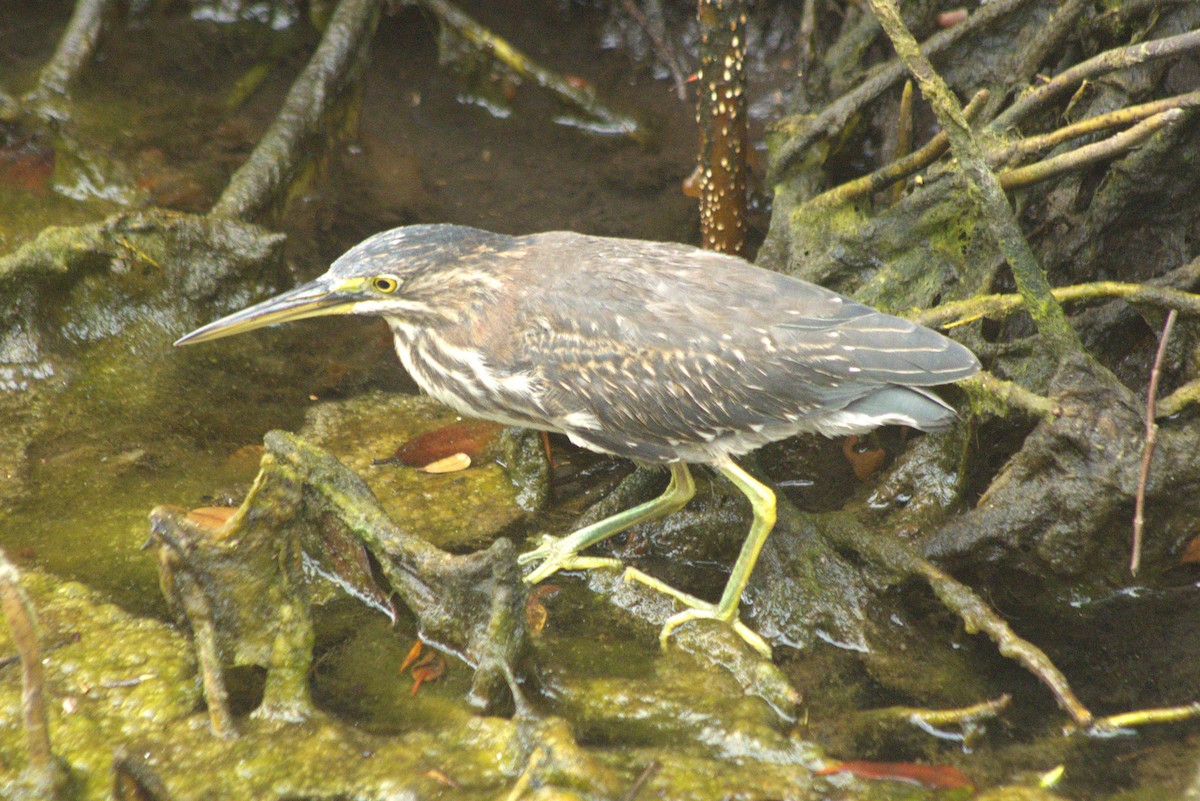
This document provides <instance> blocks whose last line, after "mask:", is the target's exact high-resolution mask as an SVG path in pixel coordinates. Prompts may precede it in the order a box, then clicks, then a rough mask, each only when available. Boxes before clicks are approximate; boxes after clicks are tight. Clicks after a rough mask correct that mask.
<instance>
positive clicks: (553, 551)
mask: <svg viewBox="0 0 1200 801" xmlns="http://www.w3.org/2000/svg"><path fill="white" fill-rule="evenodd" d="M563 542H564V541H563V540H561V539H559V538H558V537H551V536H550V535H548V534H547V535H544V536H543V537H542V544H541V545H539V546H538V547H536V548H534V549H533V550H532V551H526V552H525V553H523V554H521V555H520V556H518V557H517V564H519V565H525V564H529V563H530V562H534V561H537V560H538V559H541V560H542V563H541V564H540V565H538V566H537V567H535V568H534V569H533V570H531V571H530V572H529V574H528V575H526V576H525V583H526V584H537V583H538V582H539V581H542V580H544V579H547V578H549V577H550V576H552V575H554V574H555V573H557V572H558V571H560V570H593V569H595V568H598V567H614V568H615V567H620V566H621V561H620V560H619V559H612V558H609V557H604V556H579V555H578V553H577V552H576V551H574V550H571V548H570V546H569V545H564V544H563Z"/></svg>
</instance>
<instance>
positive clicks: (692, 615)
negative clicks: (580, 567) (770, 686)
mask: <svg viewBox="0 0 1200 801" xmlns="http://www.w3.org/2000/svg"><path fill="white" fill-rule="evenodd" d="M625 580H626V581H636V582H639V583H641V584H645V585H646V586H647V587H650V588H651V589H654V590H658V591H659V592H661V593H663V594H665V595H669V596H671V597H672V598H674V599H675V600H677V601H679V602H680V603H682V604H683V605H684V606H687V607H688V608H687V609H685V610H683V611H682V612H678V613H676V614H674V615H671V617H669V618H667V622H666V623H664V624H663V627H662V631H661V632H659V635H658V642H659V644H660V645H662V647H663V649H664V650H665V649H666V647H667V640H668V639H670V637H671V632H673V631H675V629H677V628H679V627H680V626H682V625H683V624H684V623H688V622H690V621H692V620H716V621H719V622H721V623H725V624H727V625H729V626H731V627H732V628H733V630H734V632H735V633H736V634H737V635H738V636H739V637H741V638H742V639H743V640H745V641H746V644H747V645H749V646H750V647H751V648H753V649H754V650H755V651H757V652H758V653H759V654H760V655H761V656H762V657H763V658H764V659H770V658H771V646H770V645H767V641H766V640H764V639H763V638H762V637H760V636H759V635H758V634H757V633H755V632H754V631H753V630H752V629H751V628H750V627H749V626H747V625H746V624H745V623H743V622H742V621H741V619H739V618H738V614H737V604H732V605H731V606H730V607H729V608H727V609H722V608H720V606H718V605H717V604H711V603H709V602H708V601H704V600H701V599H700V598H697V597H696V596H694V595H689V594H688V593H686V592H683V591H681V590H677V589H675V588H674V587H672V586H670V585H669V584H664V583H663V582H662V581H659V580H658V579H656V578H654V577H653V576H650V575H647V574H646V573H643V572H642V571H640V570H638V569H637V568H636V567H627V568H625Z"/></svg>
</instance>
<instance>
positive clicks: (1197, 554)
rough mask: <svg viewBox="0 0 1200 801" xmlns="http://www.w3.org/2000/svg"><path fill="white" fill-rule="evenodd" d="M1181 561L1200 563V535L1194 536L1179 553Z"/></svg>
mask: <svg viewBox="0 0 1200 801" xmlns="http://www.w3.org/2000/svg"><path fill="white" fill-rule="evenodd" d="M1179 561H1180V562H1181V563H1185V564H1186V563H1189V562H1190V563H1191V564H1200V536H1195V537H1192V539H1191V540H1190V541H1189V542H1188V544H1187V545H1186V546H1185V547H1184V549H1183V553H1181V554H1180V555H1179Z"/></svg>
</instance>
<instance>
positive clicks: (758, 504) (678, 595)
mask: <svg viewBox="0 0 1200 801" xmlns="http://www.w3.org/2000/svg"><path fill="white" fill-rule="evenodd" d="M714 466H715V467H716V468H717V470H720V471H721V474H722V475H724V476H725V477H726V478H728V479H729V480H730V481H732V482H733V483H734V485H735V486H736V487H737V488H738V489H740V490H741V491H742V492H743V493H744V494H745V496H746V497H747V498H748V499H749V500H750V506H751V508H752V509H753V510H754V522H753V523H752V524H751V525H750V533H749V534H747V535H746V541H745V542H744V543H742V552H741V553H740V554H739V555H738V558H737V562H735V563H734V565H733V570H732V572H731V573H730V574H729V581H727V582H726V583H725V591H724V592H722V593H721V600H719V601H717V603H716V604H710V603H708V602H707V601H702V600H700V599H699V598H696V597H695V596H692V595H688V594H687V593H685V592H680V591H679V590H676V589H674V588H672V587H668V586H667V585H666V584H663V583H662V582H661V581H659V580H658V579H656V578H653V577H651V576H648V575H646V574H645V573H643V572H642V571H640V570H638V569H636V568H632V567H631V568H627V569H626V570H625V579H626V580H627V581H628V580H631V579H632V580H634V581H640V582H641V583H643V584H646V585H647V586H650V587H653V588H654V589H656V590H658V591H659V592H664V593H666V594H667V595H670V596H671V597H672V598H675V599H676V600H678V601H680V602H682V603H683V604H685V605H686V606H688V607H690V608H688V609H685V610H683V611H682V612H680V613H678V614H675V615H672V616H671V617H669V618H667V622H666V623H665V624H664V625H663V628H662V632H661V633H660V634H659V641H660V642H661V643H662V645H663V647H664V648H665V647H666V645H667V638H668V637H670V636H671V632H672V631H674V630H675V629H677V628H679V627H680V626H682V625H683V624H684V623H687V622H688V621H690V620H719V621H721V622H722V623H728V624H730V625H731V626H733V630H734V631H736V632H737V633H738V634H739V635H740V636H741V638H742V639H743V640H745V641H746V642H747V643H749V644H750V646H751V647H752V648H754V650H756V651H758V652H759V653H760V654H762V655H763V656H765V657H767V658H768V659H769V658H770V657H771V646H769V645H767V643H766V641H765V640H764V639H763V638H762V637H760V636H758V635H757V634H755V633H754V632H753V631H751V630H750V628H749V627H747V626H746V624H745V623H743V622H742V621H741V620H739V619H738V604H739V603H740V602H741V598H742V591H743V590H745V589H746V584H747V583H749V581H750V573H751V572H752V571H753V570H754V563H755V562H757V561H758V554H759V552H760V551H762V547H763V543H765V542H766V541H767V535H768V534H770V533H771V529H772V528H773V527H774V526H775V493H774V492H772V491H771V489H770V487H767V486H764V485H763V484H762V483H760V482H759V481H757V480H755V479H754V477H753V476H751V475H750V474H749V473H747V472H746V471H745V470H743V469H742V468H740V467H738V466H737V465H736V464H735V463H734V462H733V461H732V460H731V459H723V460H722V461H720V462H718V463H717V464H716V465H714Z"/></svg>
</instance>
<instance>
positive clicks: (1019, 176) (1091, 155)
mask: <svg viewBox="0 0 1200 801" xmlns="http://www.w3.org/2000/svg"><path fill="white" fill-rule="evenodd" d="M1181 119H1183V111H1182V110H1181V109H1177V108H1173V109H1171V110H1170V111H1164V112H1162V113H1160V114H1155V115H1154V116H1153V117H1148V118H1147V119H1144V120H1142V121H1141V122H1139V123H1138V124H1137V125H1135V126H1133V127H1132V128H1130V129H1129V130H1127V131H1122V132H1121V133H1119V134H1115V135H1113V136H1110V137H1109V138H1107V139H1104V140H1102V141H1100V142H1094V143H1092V144H1090V145H1084V146H1083V147H1079V148H1076V149H1075V150H1072V151H1070V152H1069V153H1063V154H1062V155H1060V156H1053V157H1052V158H1048V159H1044V160H1042V161H1039V162H1037V163H1035V164H1029V165H1027V166H1025V167H1017V168H1015V169H1012V170H1005V171H1004V172H1002V173H1000V175H999V178H1000V185H1001V186H1002V187H1004V188H1005V189H1017V188H1019V187H1022V186H1029V185H1030V184H1035V183H1037V182H1039V181H1045V180H1048V179H1050V178H1053V177H1055V176H1056V175H1061V174H1063V173H1066V172H1074V171H1075V170H1081V169H1083V168H1084V167H1086V166H1088V165H1089V164H1093V163H1095V162H1097V161H1104V160H1106V159H1111V158H1114V157H1116V156H1119V155H1121V154H1122V153H1124V152H1125V151H1127V150H1130V149H1131V148H1134V147H1136V146H1137V145H1139V144H1141V143H1142V142H1143V141H1145V140H1146V139H1148V138H1149V137H1150V136H1151V135H1152V134H1153V133H1154V132H1155V131H1157V130H1158V129H1159V128H1162V127H1164V126H1166V125H1169V124H1170V123H1172V122H1178V121H1179V120H1181Z"/></svg>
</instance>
